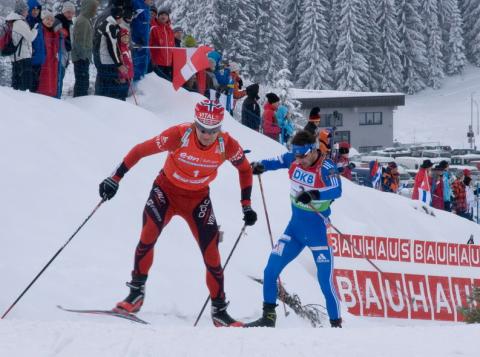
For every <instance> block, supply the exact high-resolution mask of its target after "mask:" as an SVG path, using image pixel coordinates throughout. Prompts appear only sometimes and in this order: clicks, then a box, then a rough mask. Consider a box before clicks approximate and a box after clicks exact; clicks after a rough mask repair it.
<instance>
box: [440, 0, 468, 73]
mask: <svg viewBox="0 0 480 357" xmlns="http://www.w3.org/2000/svg"><path fill="white" fill-rule="evenodd" d="M440 3H442V16H439V19H440V20H441V21H443V24H442V29H443V30H444V31H445V32H446V34H445V36H446V38H444V41H445V42H444V51H443V54H444V58H445V65H446V68H445V71H446V73H447V74H449V75H452V74H458V73H461V72H462V71H463V68H464V67H465V64H466V56H465V46H464V41H463V20H462V17H461V14H460V9H459V8H458V1H457V0H443V1H441V2H440ZM439 14H440V11H439Z"/></svg>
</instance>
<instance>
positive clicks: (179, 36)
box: [173, 26, 193, 47]
mask: <svg viewBox="0 0 480 357" xmlns="http://www.w3.org/2000/svg"><path fill="white" fill-rule="evenodd" d="M173 36H175V47H182V41H183V30H182V28H181V27H179V26H177V27H175V28H174V29H173ZM185 47H193V46H185Z"/></svg>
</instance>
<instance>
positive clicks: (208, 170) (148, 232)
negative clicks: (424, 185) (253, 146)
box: [100, 100, 257, 326]
mask: <svg viewBox="0 0 480 357" xmlns="http://www.w3.org/2000/svg"><path fill="white" fill-rule="evenodd" d="M223 115H224V109H223V107H222V106H221V105H219V104H217V103H215V102H213V101H210V100H204V101H202V102H200V103H198V104H197V105H196V107H195V121H194V123H185V124H180V125H175V126H173V127H171V128H168V129H167V130H165V131H164V132H163V133H161V134H159V135H157V136H155V137H154V138H152V139H150V140H147V141H145V142H144V143H141V144H138V145H136V146H135V147H133V149H131V150H130V152H129V153H128V154H127V156H126V157H125V158H124V159H123V161H122V163H121V164H120V166H119V167H118V169H117V170H116V172H115V173H114V175H113V176H111V177H108V178H107V179H105V180H104V181H103V182H102V183H101V184H100V196H101V197H103V198H104V199H110V198H112V197H113V196H114V195H115V193H116V191H117V189H118V183H119V182H120V180H121V179H122V178H123V176H124V175H125V174H126V173H127V172H128V170H129V169H131V168H132V167H133V166H134V165H135V164H136V163H137V162H138V161H139V160H140V159H142V158H144V157H146V156H149V155H153V154H158V153H161V152H164V151H167V152H168V157H167V160H166V162H165V165H164V167H163V169H162V170H161V171H160V173H159V174H158V176H157V178H156V179H155V182H154V184H153V187H152V190H151V192H150V196H149V198H148V200H147V203H146V205H145V209H144V212H143V229H142V232H141V235H140V242H139V243H138V246H137V248H136V251H135V263H134V268H133V271H132V281H131V282H129V283H127V286H128V287H129V288H130V294H129V295H128V296H127V298H125V300H123V301H121V302H119V303H118V304H117V308H121V309H124V310H126V311H128V312H137V311H139V310H140V307H141V306H142V304H143V300H144V297H145V282H146V280H147V277H148V271H149V269H150V267H151V266H152V263H153V248H154V246H155V243H156V241H157V238H158V237H159V235H160V233H161V232H162V230H163V228H165V226H166V225H167V224H168V222H169V221H170V219H171V218H172V217H173V216H175V215H179V216H181V217H182V218H184V219H185V220H186V221H187V223H188V225H189V227H190V230H191V231H192V233H193V236H194V237H195V240H196V241H197V243H198V245H199V247H200V250H201V252H202V255H203V260H204V263H205V266H206V269H207V286H208V289H209V291H210V297H211V299H212V319H213V322H214V324H215V326H241V323H240V322H237V321H235V320H234V319H232V318H231V317H230V316H229V315H228V313H227V311H226V309H227V304H228V303H227V302H226V301H225V293H224V290H223V271H222V267H221V260H220V254H219V251H218V239H219V230H218V226H217V221H216V219H215V215H214V213H213V207H212V202H211V200H210V195H209V183H210V182H211V181H213V180H214V179H215V177H216V176H217V170H218V168H219V167H220V165H222V164H223V162H225V161H227V160H228V161H230V162H231V163H232V165H233V166H235V167H236V168H237V170H238V173H239V179H240V186H241V204H242V207H243V214H244V217H243V220H244V221H245V225H253V224H254V223H255V222H256V220H257V215H256V213H255V211H253V210H252V208H251V207H250V195H251V190H252V169H251V167H250V164H249V162H248V160H247V158H246V157H245V155H244V153H243V149H242V147H241V146H240V145H239V144H238V142H237V141H236V140H235V139H233V138H232V137H231V136H230V135H229V134H228V133H226V132H222V131H221V125H222V121H223Z"/></svg>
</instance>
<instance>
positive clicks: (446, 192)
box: [438, 160, 452, 212]
mask: <svg viewBox="0 0 480 357" xmlns="http://www.w3.org/2000/svg"><path fill="white" fill-rule="evenodd" d="M438 166H439V168H440V170H441V171H442V189H443V209H444V210H445V211H448V212H450V211H451V210H452V187H451V181H452V176H451V174H450V172H449V171H448V168H449V164H448V161H446V160H442V161H440V163H439V164H438Z"/></svg>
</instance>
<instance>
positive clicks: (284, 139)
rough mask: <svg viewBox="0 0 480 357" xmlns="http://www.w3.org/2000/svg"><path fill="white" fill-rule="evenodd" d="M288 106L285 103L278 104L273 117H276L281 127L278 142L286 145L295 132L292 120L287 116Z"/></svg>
mask: <svg viewBox="0 0 480 357" xmlns="http://www.w3.org/2000/svg"><path fill="white" fill-rule="evenodd" d="M288 114H289V113H288V108H287V106H285V105H280V106H279V107H278V109H277V111H276V112H275V118H276V119H277V123H278V126H279V127H280V129H281V132H280V144H282V145H287V144H288V141H289V140H290V138H291V137H292V136H293V134H294V132H295V128H294V126H293V123H292V121H291V120H290V118H289V117H288Z"/></svg>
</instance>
